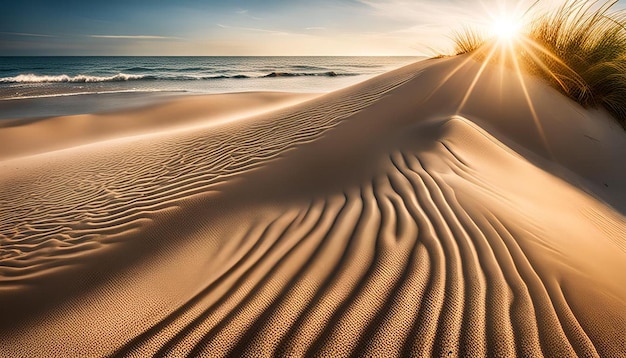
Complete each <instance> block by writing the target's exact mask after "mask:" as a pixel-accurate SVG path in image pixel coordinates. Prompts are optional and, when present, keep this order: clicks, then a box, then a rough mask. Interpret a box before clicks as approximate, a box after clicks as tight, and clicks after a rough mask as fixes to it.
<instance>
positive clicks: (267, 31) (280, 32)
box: [217, 24, 290, 35]
mask: <svg viewBox="0 0 626 358" xmlns="http://www.w3.org/2000/svg"><path fill="white" fill-rule="evenodd" d="M217 26H219V27H221V28H223V29H234V30H244V31H254V32H264V33H268V34H275V35H290V34H289V33H288V32H284V31H276V30H267V29H259V28H255V27H240V26H230V25H223V24H217Z"/></svg>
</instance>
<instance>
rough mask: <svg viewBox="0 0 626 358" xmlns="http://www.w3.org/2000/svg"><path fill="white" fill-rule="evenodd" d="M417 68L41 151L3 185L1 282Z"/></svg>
mask: <svg viewBox="0 0 626 358" xmlns="http://www.w3.org/2000/svg"><path fill="white" fill-rule="evenodd" d="M414 76H415V73H413V72H411V71H398V72H396V74H395V76H392V78H386V79H384V80H379V79H373V80H372V87H371V88H368V89H367V90H361V91H358V92H356V93H355V92H354V91H350V92H345V91H344V92H343V93H342V92H339V93H340V94H339V95H338V96H335V95H333V96H332V97H330V99H328V98H325V97H323V98H321V99H319V100H314V101H311V102H307V103H305V104H303V105H300V106H296V107H292V108H289V109H286V110H283V111H282V112H278V113H276V112H274V113H272V114H271V115H266V116H263V117H260V118H255V119H254V121H246V123H245V125H242V124H233V125H230V126H223V127H219V128H215V127H213V128H210V129H195V130H193V131H187V132H183V133H178V134H176V135H168V136H167V137H166V139H165V140H163V139H160V140H151V139H150V138H145V139H142V138H139V139H136V140H132V141H131V142H126V143H124V142H123V143H120V144H111V145H110V151H109V152H108V153H106V154H104V155H103V154H102V153H103V152H106V151H100V152H98V151H92V150H91V149H90V148H89V147H85V148H76V149H74V150H72V151H70V152H68V153H67V157H66V158H69V160H64V161H60V160H58V159H55V157H54V156H52V157H50V158H46V157H44V158H41V159H40V160H41V165H40V166H39V167H37V168H35V169H31V170H32V171H35V172H36V173H35V175H17V174H16V175H14V176H13V177H9V178H8V179H7V180H5V181H4V182H3V183H2V186H3V190H1V191H0V276H4V277H3V280H1V283H0V284H8V283H11V282H13V280H12V279H11V278H12V277H14V278H15V279H16V280H18V279H19V277H22V276H25V275H29V274H32V273H35V272H40V271H41V270H44V269H46V268H51V267H53V266H56V265H58V263H59V261H60V260H63V262H65V263H71V256H72V255H73V254H76V253H79V252H83V251H86V250H92V249H96V248H98V247H100V246H102V245H103V244H106V243H110V242H115V241H116V240H117V239H118V238H119V237H123V236H124V235H125V234H128V233H132V232H133V231H137V230H139V229H141V228H142V227H144V226H145V225H147V224H149V223H150V222H151V220H152V214H153V213H155V212H157V211H160V210H165V209H167V208H172V207H175V206H176V201H177V200H180V199H184V198H187V197H189V196H191V195H194V194H199V193H206V192H209V191H211V190H212V189H211V187H212V186H214V185H215V184H217V183H219V182H222V181H224V180H226V179H227V178H228V177H231V176H233V175H236V174H237V173H240V172H243V171H247V170H250V169H253V168H255V167H258V166H259V165H261V164H262V163H264V162H266V161H268V160H271V159H273V158H276V157H277V156H278V155H280V154H281V153H283V152H284V151H286V150H289V149H290V148H293V147H295V146H297V145H299V144H302V143H305V142H308V141H312V140H315V139H316V138H318V137H319V136H320V135H322V134H323V133H324V132H325V131H326V130H328V129H330V128H332V127H333V126H335V125H337V124H338V123H339V122H340V121H341V120H342V119H345V118H346V117H347V116H349V115H351V114H353V113H354V112H356V111H359V110H362V109H363V108H365V107H367V106H369V105H371V104H372V103H373V102H375V101H376V100H377V99H379V98H381V97H382V96H384V95H385V94H386V93H387V92H389V91H390V90H392V89H394V88H396V87H397V86H399V85H401V84H402V83H404V82H406V81H408V80H410V79H411V78H413V77H414ZM336 94H338V93H336ZM104 145H107V144H106V143H105V144H104ZM125 151H126V152H128V151H136V152H137V153H138V155H136V156H129V155H124V152H125ZM51 168H54V170H52V169H51ZM125 168H133V171H132V172H129V171H127V169H125ZM20 174H21V173H20ZM29 176H30V177H35V178H36V179H35V180H34V181H33V180H32V179H28V177H29ZM34 192H36V193H45V195H44V196H34V195H33V194H32V193H34Z"/></svg>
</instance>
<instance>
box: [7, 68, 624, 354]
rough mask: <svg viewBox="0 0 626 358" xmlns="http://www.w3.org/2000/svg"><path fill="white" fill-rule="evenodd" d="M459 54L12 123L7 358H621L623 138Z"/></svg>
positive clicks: (532, 86)
mask: <svg viewBox="0 0 626 358" xmlns="http://www.w3.org/2000/svg"><path fill="white" fill-rule="evenodd" d="M466 60H467V59H466V58H463V57H459V58H452V59H443V60H428V61H423V62H420V63H416V64H414V65H410V66H407V67H404V68H401V69H399V70H395V71H392V72H389V73H387V74H384V75H382V76H379V77H376V78H374V79H371V80H369V81H366V82H363V83H361V84H358V85H355V86H353V87H349V88H347V89H343V90H340V91H336V92H332V93H329V94H326V95H321V96H317V97H315V96H310V95H289V94H267V93H251V94H240V95H221V96H209V97H198V98H192V99H182V100H179V101H178V102H174V103H170V104H165V105H161V106H159V107H152V108H146V109H142V110H135V111H127V112H124V113H118V114H111V115H108V116H109V117H107V116H102V115H88V116H73V117H63V118H52V119H46V120H42V121H38V122H30V123H20V121H14V122H12V124H11V126H5V127H4V128H0V138H1V140H2V142H3V143H7V144H6V146H5V144H3V146H2V147H1V150H0V158H1V159H0V185H1V187H2V190H1V191H0V208H1V210H0V317H2V319H1V320H0V341H1V342H2V344H0V356H11V357H19V356H23V357H32V356H60V357H61V356H63V357H65V356H106V355H116V356H151V355H158V356H182V355H186V354H191V355H205V356H210V357H218V356H227V355H235V356H255V357H256V356H270V355H280V356H302V355H320V356H346V355H351V354H352V355H360V356H410V355H413V356H420V357H421V356H514V355H518V356H541V355H545V356H553V357H557V356H558V357H566V356H576V355H578V356H605V357H618V356H624V355H625V352H626V338H625V337H626V334H624V332H626V285H625V284H624V283H625V282H626V281H625V280H626V274H625V273H626V219H625V216H624V212H626V166H624V165H623V159H624V153H626V135H625V134H624V132H623V130H622V129H621V128H620V127H619V126H618V125H617V124H616V123H615V122H614V121H613V120H612V119H610V118H609V117H608V115H606V114H604V113H603V112H599V111H595V110H593V111H592V110H585V109H583V108H581V107H579V106H578V105H576V104H574V103H573V102H571V101H569V100H567V99H566V98H564V97H563V96H561V95H560V94H559V93H557V92H556V91H554V90H552V89H551V88H549V87H547V86H546V85H544V84H542V83H540V82H539V81H538V80H536V79H532V78H530V77H522V79H523V81H524V82H525V86H521V85H520V77H518V75H517V74H515V73H513V72H510V71H509V70H504V71H502V72H501V71H500V69H499V68H497V67H493V68H491V67H488V68H487V69H486V70H485V71H484V72H483V73H482V75H481V76H480V78H479V79H478V80H477V81H476V82H475V76H476V74H477V73H478V72H479V67H480V64H478V63H475V62H473V61H471V60H470V61H466ZM524 88H526V89H527V90H528V98H527V96H526V94H525V92H524ZM468 89H472V91H471V92H468ZM528 99H529V100H530V103H531V105H529V103H528V102H529V101H528ZM108 118H110V119H111V120H107V119H108ZM34 138H36V139H34ZM8 143H10V144H8Z"/></svg>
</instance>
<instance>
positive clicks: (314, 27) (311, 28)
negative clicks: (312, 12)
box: [305, 26, 326, 30]
mask: <svg viewBox="0 0 626 358" xmlns="http://www.w3.org/2000/svg"><path fill="white" fill-rule="evenodd" d="M305 30H326V28H325V27H319V26H313V27H307V28H305Z"/></svg>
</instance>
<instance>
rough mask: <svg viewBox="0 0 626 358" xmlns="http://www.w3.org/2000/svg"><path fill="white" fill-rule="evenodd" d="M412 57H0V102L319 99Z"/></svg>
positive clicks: (398, 65) (403, 63)
mask: <svg viewBox="0 0 626 358" xmlns="http://www.w3.org/2000/svg"><path fill="white" fill-rule="evenodd" d="M417 60H419V58H416V57H0V100H7V99H20V98H38V97H56V96H68V95H81V94H93V93H99V94H102V93H123V92H145V93H154V92H185V93H226V92H242V91H289V92H325V91H330V90H334V89H338V88H341V87H345V86H347V85H350V84H353V83H357V82H360V81H362V80H364V79H366V78H368V77H372V76H374V75H377V74H380V73H383V72H386V71H389V70H391V69H394V68H397V67H401V66H403V65H406V64H409V63H412V62H415V61H417Z"/></svg>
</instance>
